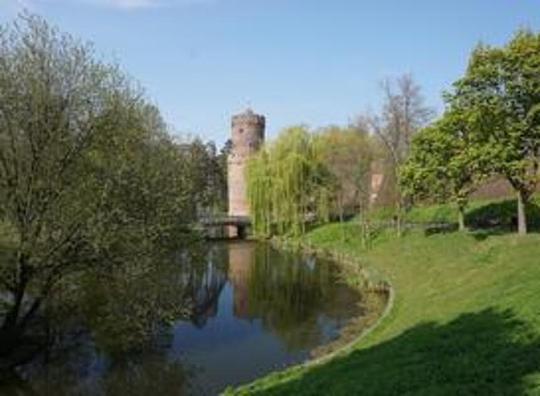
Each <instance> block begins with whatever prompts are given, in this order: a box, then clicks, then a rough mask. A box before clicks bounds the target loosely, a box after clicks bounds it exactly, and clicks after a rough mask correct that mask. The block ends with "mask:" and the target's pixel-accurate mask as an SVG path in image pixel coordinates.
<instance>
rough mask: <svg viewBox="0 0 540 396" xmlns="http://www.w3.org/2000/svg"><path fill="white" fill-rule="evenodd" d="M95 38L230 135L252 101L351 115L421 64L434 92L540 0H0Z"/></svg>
mask: <svg viewBox="0 0 540 396" xmlns="http://www.w3.org/2000/svg"><path fill="white" fill-rule="evenodd" d="M23 7H25V8H28V9H30V10H31V11H33V12H35V13H38V14H41V15H43V16H45V17H46V18H47V19H48V20H50V21H51V22H53V23H55V24H57V25H58V26H60V28H61V29H62V30H65V31H69V32H70V33H73V34H75V35H76V36H79V37H81V38H83V39H86V40H91V41H93V42H94V43H95V46H96V48H97V50H98V52H99V53H100V54H102V55H104V56H105V58H108V59H116V60H118V61H119V62H120V63H121V65H122V66H123V67H124V69H125V70H126V71H128V72H129V74H131V75H132V76H133V77H134V78H136V79H137V80H138V81H140V82H141V83H142V85H143V86H144V87H145V88H146V90H147V92H148V95H149V97H150V98H152V100H153V101H155V102H156V103H157V104H158V105H159V107H160V108H161V110H162V112H163V114H164V116H165V118H166V119H167V121H168V122H169V123H171V124H172V125H173V126H174V127H175V129H176V130H177V131H179V132H181V133H183V134H197V135H200V136H201V137H203V138H204V139H213V140H216V141H217V142H218V143H219V144H221V143H223V142H224V141H225V139H226V138H227V137H228V134H229V124H230V121H229V119H230V116H231V114H233V113H236V112H239V111H241V110H243V109H244V108H246V107H247V106H248V105H250V106H251V107H253V109H254V110H256V111H257V112H261V113H263V114H265V115H266V116H267V119H268V121H267V122H268V134H269V136H275V134H276V133H277V132H278V131H279V130H280V129H282V128H283V127H285V126H288V125H292V124H298V123H306V124H309V125H311V126H313V127H318V126H324V125H328V124H346V123H348V122H349V120H351V119H353V118H354V117H355V116H356V115H357V114H359V113H361V112H363V111H366V110H369V109H372V110H375V109H377V107H378V104H379V102H380V90H379V82H380V81H381V80H382V79H383V78H385V77H393V76H397V75H399V74H402V73H407V72H410V73H412V74H413V75H414V77H415V79H416V80H417V81H418V83H420V84H421V86H422V87H423V90H424V94H425V97H426V99H427V102H428V103H429V104H431V105H432V106H433V107H434V108H436V109H438V110H440V109H441V107H442V103H441V99H440V96H441V92H442V91H443V90H444V89H446V88H448V87H449V85H450V84H451V83H452V81H454V80H455V79H456V78H458V77H459V76H460V75H461V73H462V72H463V70H464V68H465V65H466V63H467V58H468V54H469V53H470V50H471V49H472V48H473V47H474V46H475V45H476V44H477V43H478V42H479V41H483V42H486V43H490V44H502V43H504V42H505V41H507V40H508V38H509V37H510V36H511V35H512V33H513V32H514V31H515V30H516V29H517V28H518V27H529V28H532V29H535V30H538V29H540V0H454V1H441V0H409V1H406V0H377V1H375V0H373V1H361V0H333V1H331V0H312V1H307V0H0V22H5V21H6V20H9V19H11V18H13V16H14V15H15V14H16V12H17V10H20V9H21V8H23Z"/></svg>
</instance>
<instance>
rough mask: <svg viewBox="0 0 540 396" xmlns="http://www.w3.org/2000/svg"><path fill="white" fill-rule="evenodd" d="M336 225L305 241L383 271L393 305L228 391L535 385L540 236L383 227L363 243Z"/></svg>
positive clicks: (523, 389) (539, 359) (473, 390)
mask: <svg viewBox="0 0 540 396" xmlns="http://www.w3.org/2000/svg"><path fill="white" fill-rule="evenodd" d="M341 227H342V226H341V225H339V224H331V225H327V226H323V227H321V228H318V229H316V230H314V231H312V232H311V233H310V234H308V235H307V236H306V238H305V240H304V241H303V242H304V243H308V244H311V245H312V246H314V247H316V248H318V249H325V250H328V251H332V252H335V253H336V254H342V255H346V256H352V257H357V258H358V259H360V260H362V262H363V263H365V265H367V266H368V268H369V267H372V268H376V269H377V270H378V271H381V272H382V273H384V274H385V275H386V277H387V278H388V280H389V281H390V282H391V284H392V286H393V288H394V292H395V295H396V297H395V302H394V306H393V309H392V310H391V312H390V313H389V314H388V316H387V317H386V318H385V320H384V321H383V322H382V323H381V324H380V325H379V326H378V327H377V328H376V329H375V330H374V331H373V332H371V333H370V334H368V335H367V336H366V337H363V338H362V339H361V340H360V341H359V342H358V343H357V344H356V345H355V346H354V347H353V348H351V350H350V351H348V352H347V353H345V354H343V355H339V356H338V357H336V358H335V359H332V360H330V361H326V362H324V363H322V364H314V365H307V366H302V367H295V368H292V369H289V370H286V371H284V372H279V373H274V374H272V375H270V376H267V377H264V378H262V379H260V380H259V381H257V382H255V383H253V384H250V385H247V386H245V387H242V388H239V389H237V390H234V391H231V392H230V394H250V395H251V394H260V395H262V394H265V395H266V394H272V395H274V394H276V395H280V394H283V395H326V394H332V395H352V394H368V395H369V394H380V395H388V394H400V395H401V394H407V393H408V394H429V395H447V394H489V393H493V394H533V395H534V394H540V298H539V297H538V295H539V293H540V235H538V234H533V235H529V236H527V237H522V238H520V237H517V236H515V235H513V234H504V233H495V232H491V233H490V232H481V231H478V232H471V233H465V234H462V233H457V232H455V233H444V234H431V235H427V234H426V233H425V232H423V231H410V232H408V233H407V234H406V235H405V236H404V237H402V238H396V237H395V236H394V235H393V234H392V233H391V232H388V231H386V232H382V233H381V234H380V235H379V236H378V237H377V238H376V239H375V241H374V243H373V246H372V248H371V249H370V250H369V251H365V250H364V249H362V247H361V246H362V243H361V239H360V232H359V230H358V228H357V226H356V225H355V224H354V223H348V224H346V225H345V232H343V230H342V228H341ZM343 235H345V236H346V237H345V238H344V239H343Z"/></svg>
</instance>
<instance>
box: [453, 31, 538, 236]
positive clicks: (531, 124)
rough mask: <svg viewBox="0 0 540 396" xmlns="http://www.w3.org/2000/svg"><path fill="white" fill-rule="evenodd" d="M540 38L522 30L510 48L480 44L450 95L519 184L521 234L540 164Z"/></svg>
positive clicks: (498, 167) (498, 165)
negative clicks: (467, 114)
mask: <svg viewBox="0 0 540 396" xmlns="http://www.w3.org/2000/svg"><path fill="white" fill-rule="evenodd" d="M539 76H540V34H534V33H532V32H530V31H525V30H524V31H519V32H518V33H517V34H516V35H515V36H514V38H513V39H512V40H511V41H510V42H509V43H508V44H507V45H506V46H504V47H502V48H498V47H491V46H485V45H479V46H478V47H477V48H476V49H475V50H474V51H473V53H472V55H471V58H470V61H469V65H468V68H467V71H466V73H465V75H464V76H463V77H462V78H461V79H460V80H458V81H457V82H456V83H455V84H454V88H453V91H452V92H450V93H449V94H448V95H447V100H448V103H449V106H450V107H451V108H452V109H453V111H456V112H468V113H471V114H472V115H471V117H469V119H468V122H469V123H470V126H469V128H470V129H471V130H474V131H475V134H476V135H477V139H478V140H479V141H481V142H482V144H483V145H484V146H485V147H486V148H488V149H489V150H490V151H491V152H492V153H493V157H492V159H493V160H492V164H491V165H492V169H493V171H494V172H497V173H500V174H502V175H504V176H505V177H506V179H507V180H508V181H509V182H510V184H511V185H512V186H513V188H514V190H515V191H516V194H517V199H518V213H517V220H518V232H519V234H522V235H523V234H526V233H527V218H526V206H527V203H528V202H529V199H530V197H531V195H532V194H533V193H534V191H535V189H536V185H537V183H538V179H539V174H538V173H539V161H540V78H539Z"/></svg>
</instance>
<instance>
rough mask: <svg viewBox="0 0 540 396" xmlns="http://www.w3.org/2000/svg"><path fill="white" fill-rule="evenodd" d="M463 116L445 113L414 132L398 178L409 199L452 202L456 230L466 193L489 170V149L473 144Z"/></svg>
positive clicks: (461, 225) (468, 193) (471, 189)
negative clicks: (432, 122)
mask: <svg viewBox="0 0 540 396" xmlns="http://www.w3.org/2000/svg"><path fill="white" fill-rule="evenodd" d="M465 119H466V114H458V113H457V112H447V113H446V114H445V115H444V116H443V118H441V119H440V120H438V121H437V122H436V123H434V124H432V125H431V126H429V127H427V128H425V129H424V130H422V131H421V132H420V133H418V134H417V135H416V136H415V137H414V139H413V142H412V147H411V153H410V156H409V158H408V160H407V162H406V163H405V165H404V166H403V167H402V168H401V177H400V179H401V184H402V188H403V192H404V193H405V194H406V195H408V196H410V197H412V198H416V199H420V200H426V199H428V200H432V201H444V200H450V201H451V202H453V203H455V204H456V206H457V208H458V209H459V215H460V216H459V224H460V229H463V228H464V217H463V216H464V211H465V208H466V206H467V204H468V201H469V195H470V194H471V193H472V192H473V191H474V189H475V188H476V187H477V185H478V183H479V182H480V181H481V180H483V179H484V178H485V177H486V176H487V175H488V174H489V172H490V170H489V159H490V156H489V151H488V152H487V153H486V146H483V145H481V144H477V142H476V141H475V137H474V134H473V133H471V130H470V128H469V125H468V124H467V122H466V121H465Z"/></svg>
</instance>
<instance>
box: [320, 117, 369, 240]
mask: <svg viewBox="0 0 540 396" xmlns="http://www.w3.org/2000/svg"><path fill="white" fill-rule="evenodd" d="M315 144H316V145H318V148H317V150H318V151H319V152H320V153H321V156H322V158H321V161H322V163H323V164H324V166H325V167H326V168H327V169H328V172H329V173H330V175H332V178H333V184H332V186H333V191H332V196H333V198H334V205H333V206H335V208H332V211H333V212H334V213H338V215H339V219H340V222H343V221H344V216H345V215H346V214H347V215H352V214H360V215H361V218H362V220H364V219H365V217H366V212H367V206H368V200H369V190H370V178H369V176H370V171H371V164H372V161H373V145H372V141H371V139H370V137H369V135H368V134H367V133H366V132H364V131H362V130H359V129H358V128H354V127H346V128H341V127H337V126H331V127H328V128H323V129H321V130H320V131H319V133H318V134H317V136H316V141H315ZM343 230H344V229H343Z"/></svg>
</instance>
